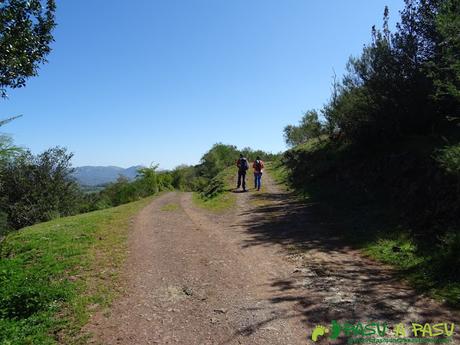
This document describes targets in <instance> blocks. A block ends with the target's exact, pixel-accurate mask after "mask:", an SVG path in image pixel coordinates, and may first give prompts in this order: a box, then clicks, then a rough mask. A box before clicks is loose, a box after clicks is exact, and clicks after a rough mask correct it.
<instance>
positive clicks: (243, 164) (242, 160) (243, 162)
mask: <svg viewBox="0 0 460 345" xmlns="http://www.w3.org/2000/svg"><path fill="white" fill-rule="evenodd" d="M248 169H249V163H248V160H247V159H246V158H240V171H246V170H248Z"/></svg>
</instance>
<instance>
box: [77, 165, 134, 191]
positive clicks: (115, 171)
mask: <svg viewBox="0 0 460 345" xmlns="http://www.w3.org/2000/svg"><path fill="white" fill-rule="evenodd" d="M142 167H143V166H142V165H137V166H132V167H130V168H127V169H124V168H120V167H115V166H107V167H102V166H83V167H77V168H75V171H74V173H73V176H74V177H75V179H76V180H77V181H78V183H79V184H80V185H82V186H99V185H104V184H107V183H110V182H115V181H116V180H117V179H118V177H119V176H124V177H126V178H127V179H128V180H133V179H135V178H136V175H137V170H138V169H139V168H142Z"/></svg>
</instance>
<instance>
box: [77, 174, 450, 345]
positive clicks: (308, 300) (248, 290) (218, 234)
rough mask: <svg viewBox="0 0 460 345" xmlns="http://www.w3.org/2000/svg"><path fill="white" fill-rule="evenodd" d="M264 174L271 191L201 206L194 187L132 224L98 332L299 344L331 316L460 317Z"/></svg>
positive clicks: (110, 336)
mask: <svg viewBox="0 0 460 345" xmlns="http://www.w3.org/2000/svg"><path fill="white" fill-rule="evenodd" d="M264 182H265V183H266V186H265V187H264V192H261V193H257V192H253V191H251V192H250V193H238V194H237V207H235V209H233V210H231V211H229V212H226V213H223V214H214V213H209V212H207V211H204V210H202V209H198V208H196V207H195V206H193V205H192V202H191V194H190V193H174V192H171V193H168V194H165V195H163V196H161V197H159V198H157V199H156V200H154V201H153V202H152V203H151V204H150V205H149V206H147V207H146V208H145V209H143V210H142V211H141V212H140V214H139V215H138V216H137V217H136V219H135V222H134V224H133V228H132V232H131V233H130V239H129V249H130V252H129V255H128V259H127V262H126V268H125V273H124V276H123V279H124V281H125V282H126V293H125V294H124V295H123V296H121V297H120V298H119V299H118V300H117V301H115V303H114V304H113V306H112V307H111V310H110V312H109V313H102V312H99V313H96V314H95V315H93V317H92V319H91V321H90V323H89V325H88V326H87V327H86V329H85V330H86V331H87V332H90V333H93V334H94V337H93V341H94V342H95V343H102V344H184V345H185V344H186V345H205V344H274V345H277V344H279V345H281V344H283V345H291V344H292V345H297V344H309V343H310V344H311V343H312V342H311V339H308V337H309V336H310V334H311V330H312V327H313V326H314V325H316V324H323V325H329V324H330V323H331V321H332V320H357V321H363V322H364V321H379V322H385V321H387V322H389V323H391V324H392V323H396V322H410V321H413V322H416V321H419V322H420V321H427V322H428V321H439V322H441V321H443V322H454V321H457V320H458V315H457V314H455V313H451V312H449V311H448V310H447V309H446V308H444V307H441V306H440V305H439V304H438V303H435V302H433V301H431V300H430V299H427V298H425V297H423V296H419V295H417V294H416V293H415V292H414V291H413V290H411V289H409V288H407V287H406V286H405V285H404V284H401V283H400V282H398V281H397V280H395V279H394V278H393V274H392V272H391V270H389V269H388V268H386V267H384V266H382V265H379V264H376V263H374V262H372V261H370V260H368V259H366V258H364V257H362V256H361V255H360V254H359V253H358V252H357V251H354V250H352V249H351V248H349V247H347V246H346V245H344V244H342V243H341V241H340V240H339V239H336V238H333V237H330V236H329V237H328V234H327V231H326V230H325V229H323V228H322V226H319V225H318V224H316V222H314V221H312V214H311V213H310V209H309V208H308V206H306V205H300V204H298V203H297V202H296V201H294V200H292V199H291V198H290V196H289V195H288V194H287V193H284V192H282V191H280V190H279V189H278V188H277V187H276V186H275V185H274V183H273V182H272V180H271V179H270V178H269V176H264ZM170 205H174V207H165V206H170ZM299 244H300V245H301V246H302V248H303V250H302V251H299V250H294V249H293V248H294V247H295V248H297V247H298V245H299ZM287 249H288V250H287ZM345 341H346V339H345V338H340V339H338V340H337V341H335V342H334V343H345ZM318 343H319V344H326V343H329V340H327V339H325V338H324V339H323V340H321V341H320V342H318Z"/></svg>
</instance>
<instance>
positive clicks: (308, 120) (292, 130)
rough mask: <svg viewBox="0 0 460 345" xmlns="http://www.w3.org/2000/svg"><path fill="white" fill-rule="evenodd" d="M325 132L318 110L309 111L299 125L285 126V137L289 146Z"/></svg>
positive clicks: (317, 136)
mask: <svg viewBox="0 0 460 345" xmlns="http://www.w3.org/2000/svg"><path fill="white" fill-rule="evenodd" d="M323 132H324V129H323V125H322V124H321V122H320V121H319V116H318V112H317V111H316V110H309V111H307V112H306V113H305V114H304V116H303V117H302V119H301V120H300V123H299V125H298V126H293V125H288V126H286V127H285V128H284V139H285V141H286V143H287V144H288V145H289V146H297V145H299V144H302V143H305V142H306V141H308V140H310V139H313V138H319V137H320V136H321V134H322V133H323Z"/></svg>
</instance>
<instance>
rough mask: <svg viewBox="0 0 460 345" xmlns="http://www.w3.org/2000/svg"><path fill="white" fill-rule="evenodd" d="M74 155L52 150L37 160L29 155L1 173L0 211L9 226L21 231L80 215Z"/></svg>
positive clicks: (57, 148)
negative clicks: (6, 217)
mask: <svg viewBox="0 0 460 345" xmlns="http://www.w3.org/2000/svg"><path fill="white" fill-rule="evenodd" d="M71 158H72V154H69V153H67V151H66V150H65V149H63V148H59V147H56V148H52V149H49V150H47V151H45V152H43V153H42V154H39V155H37V156H34V155H32V153H31V152H30V151H25V152H23V153H21V154H19V155H18V156H17V157H16V158H15V159H11V160H9V161H8V162H7V163H6V164H4V165H3V166H2V167H1V169H0V191H1V193H2V196H3V197H2V198H1V199H0V210H2V211H3V212H4V213H6V214H7V216H8V225H9V226H11V227H13V228H15V229H19V228H22V227H25V226H28V225H32V224H35V223H37V222H43V221H47V220H50V219H52V218H55V217H59V216H68V215H72V214H75V213H77V212H78V210H79V203H80V196H81V194H80V190H79V187H78V185H77V184H76V182H75V181H73V180H72V178H71V173H72V167H71V164H70V160H71Z"/></svg>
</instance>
